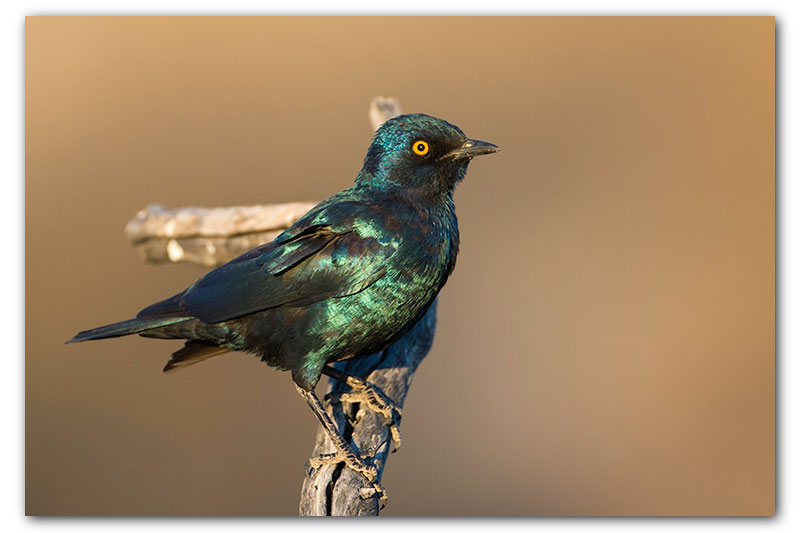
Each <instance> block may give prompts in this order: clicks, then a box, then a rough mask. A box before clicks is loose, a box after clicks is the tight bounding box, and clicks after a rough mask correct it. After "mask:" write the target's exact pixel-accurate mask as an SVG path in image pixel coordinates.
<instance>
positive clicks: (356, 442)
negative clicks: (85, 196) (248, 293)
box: [125, 98, 436, 516]
mask: <svg viewBox="0 0 800 533" xmlns="http://www.w3.org/2000/svg"><path fill="white" fill-rule="evenodd" d="M401 113H402V111H401V109H400V105H399V103H398V102H397V100H395V99H393V98H375V99H374V100H373V101H372V103H371V105H370V110H369V118H370V121H371V122H372V126H373V129H377V127H378V126H380V124H382V123H383V122H384V121H386V120H388V119H389V118H392V117H394V116H397V115H399V114H401ZM314 205H315V204H314V203H310V202H295V203H288V204H276V205H254V206H239V207H226V208H202V207H184V208H179V209H166V208H164V207H161V206H156V205H151V206H148V207H147V208H146V209H144V210H142V211H140V212H139V213H138V214H137V215H136V218H135V219H133V220H131V221H130V222H129V223H128V225H127V226H126V228H125V234H126V236H127V237H128V239H129V240H130V241H131V243H132V244H133V245H134V246H135V247H136V248H137V250H138V251H139V253H140V254H141V256H142V258H143V259H144V260H145V261H148V262H153V263H161V262H173V263H177V262H188V263H193V264H197V265H202V266H204V267H215V266H218V265H221V264H223V263H225V262H227V261H229V260H230V259H233V258H234V257H236V256H238V255H240V254H242V253H244V252H246V251H247V250H249V249H251V248H253V247H255V246H257V245H259V244H262V243H264V242H268V241H270V240H272V239H273V238H275V236H277V235H278V234H279V233H280V232H281V231H283V230H284V229H286V228H288V227H289V226H291V225H292V224H293V223H294V222H295V221H296V220H297V219H298V218H300V217H301V216H302V215H303V214H305V213H306V212H307V211H308V210H309V209H310V208H311V207H313V206H314ZM435 329H436V304H435V303H434V305H433V306H432V307H431V308H430V310H429V311H428V313H427V314H426V315H425V316H424V317H423V319H422V320H420V322H419V323H417V324H416V326H414V328H413V329H412V330H411V331H409V332H408V333H407V334H406V335H405V336H404V337H403V338H401V339H400V340H398V341H397V342H395V343H394V344H393V345H391V346H390V347H389V348H387V349H386V350H384V351H383V352H380V353H376V354H373V355H371V356H369V357H365V358H362V359H357V360H350V361H342V362H340V363H337V364H336V365H335V366H336V367H337V368H338V369H339V370H341V371H343V372H346V373H348V374H352V375H356V376H361V377H364V378H366V379H367V381H369V382H370V383H372V384H373V385H375V386H377V387H378V388H379V389H380V390H381V391H383V393H384V394H385V395H386V396H387V397H388V398H389V399H390V400H392V401H393V402H394V403H395V405H397V406H398V407H402V405H403V402H404V401H405V398H406V395H407V394H408V389H409V387H410V385H411V380H412V378H413V377H414V372H415V371H416V369H417V366H418V365H419V363H420V362H421V361H422V359H423V358H424V357H425V355H427V353H428V351H429V350H430V347H431V345H432V343H433V335H434V331H435ZM348 389H349V387H348V386H347V385H345V384H342V383H339V382H338V381H334V380H331V381H330V382H329V383H328V388H327V391H328V397H329V398H334V399H335V398H336V397H338V395H339V394H340V393H343V392H347V390H348ZM327 403H328V404H327V406H326V408H327V410H328V412H329V414H330V415H331V417H332V418H333V420H334V422H335V423H336V424H337V426H338V427H339V428H340V429H344V433H345V436H346V438H347V440H348V442H350V444H351V445H352V446H353V448H354V449H355V450H356V451H357V452H359V453H360V454H361V455H362V456H363V457H367V458H371V460H372V462H373V463H374V465H375V467H376V468H377V470H378V475H379V480H380V476H382V474H383V469H384V467H385V466H386V460H387V458H388V455H389V451H390V445H391V442H392V439H391V432H390V430H389V428H388V426H386V425H385V420H384V418H383V417H382V416H381V415H378V414H376V413H374V412H373V411H370V410H368V409H366V408H364V409H362V408H361V406H360V405H359V404H350V403H344V404H342V403H337V402H335V401H333V402H327ZM398 423H399V421H398ZM333 451H334V448H333V444H332V443H331V442H330V439H329V438H328V435H327V433H326V432H325V431H324V430H323V429H322V428H319V430H318V431H317V438H316V443H315V445H314V450H313V452H312V457H314V456H318V455H321V454H325V453H331V452H333ZM363 485H364V479H363V478H362V477H361V475H360V474H358V473H356V472H353V471H351V470H350V469H348V468H346V467H345V466H344V465H343V464H342V463H339V464H336V465H328V466H322V467H320V468H319V469H317V470H312V469H309V468H308V467H306V475H305V478H304V481H303V487H302V490H301V496H300V509H299V510H300V514H301V515H304V516H325V515H334V516H358V515H377V514H378V511H379V507H378V501H377V498H371V499H363V498H361V496H360V495H359V490H358V489H359V488H361V487H362V486H363Z"/></svg>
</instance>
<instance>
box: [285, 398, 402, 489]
mask: <svg viewBox="0 0 800 533" xmlns="http://www.w3.org/2000/svg"><path fill="white" fill-rule="evenodd" d="M297 392H299V393H300V395H301V396H302V397H303V398H304V399H305V400H306V403H307V404H308V406H309V407H311V410H312V411H313V412H314V414H315V415H316V417H317V419H318V420H319V423H320V424H322V427H323V428H325V431H326V432H327V433H328V436H329V437H330V439H331V442H333V445H334V447H335V448H336V453H329V454H322V455H320V456H318V457H313V458H311V459H309V465H310V466H311V467H312V468H314V469H317V468H319V467H321V466H323V465H326V464H332V463H341V462H344V463H345V464H346V465H347V466H348V467H349V468H350V469H351V470H355V471H356V472H358V473H359V474H361V475H362V476H364V477H365V478H367V481H369V483H370V486H369V487H363V488H362V489H361V491H360V493H361V497H362V498H371V497H372V496H374V495H376V494H377V495H378V496H379V498H380V502H381V505H385V504H386V501H387V500H388V498H387V496H386V490H385V489H384V488H383V487H382V486H381V484H380V483H379V482H378V470H377V469H376V468H375V467H374V466H368V465H367V464H366V463H365V462H364V460H363V459H362V458H361V457H359V456H358V454H357V453H356V452H355V451H354V450H353V448H352V447H351V446H350V445H349V444H348V443H347V441H346V440H344V437H342V435H341V433H339V430H338V428H337V427H336V424H334V423H333V420H331V417H330V416H329V415H328V413H327V411H325V408H324V407H323V406H322V402H320V401H319V398H318V397H317V395H316V393H315V392H314V391H313V390H310V391H307V390H305V389H301V388H300V387H297Z"/></svg>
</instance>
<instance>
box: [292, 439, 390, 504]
mask: <svg viewBox="0 0 800 533" xmlns="http://www.w3.org/2000/svg"><path fill="white" fill-rule="evenodd" d="M338 463H344V464H345V465H347V467H348V468H350V469H351V470H354V471H356V472H358V473H359V474H361V475H362V476H364V477H365V478H367V481H368V482H369V486H364V487H361V488H360V489H359V490H358V492H359V495H360V496H361V497H362V498H363V499H365V500H368V499H370V498H373V497H374V496H376V495H377V496H378V501H379V503H380V506H381V508H383V507H385V506H386V502H388V501H389V497H388V495H387V494H386V489H384V488H383V485H381V484H380V483H378V481H377V479H378V470H377V469H376V468H375V467H374V466H369V465H367V464H365V463H364V460H363V459H361V458H360V457H358V456H357V455H356V454H355V453H352V452H342V451H337V452H334V453H323V454H320V455H318V456H316V457H311V458H309V459H308V463H307V465H306V466H307V467H310V468H312V469H314V470H319V469H320V468H322V467H323V466H328V465H334V464H338Z"/></svg>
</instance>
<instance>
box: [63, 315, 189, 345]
mask: <svg viewBox="0 0 800 533" xmlns="http://www.w3.org/2000/svg"><path fill="white" fill-rule="evenodd" d="M191 318H192V317H190V316H179V317H176V316H172V317H151V318H131V319H130V320H123V321H122V322H116V323H114V324H108V325H107V326H100V327H99V328H94V329H88V330H86V331H81V332H80V333H78V334H77V335H75V336H74V337H73V338H71V339H70V340H68V341H67V342H66V344H70V343H73V342H82V341H93V340H96V339H108V338H111V337H122V336H123V335H131V334H133V333H141V332H143V331H148V330H151V329H156V328H160V327H163V326H169V325H170V324H175V323H177V322H183V321H185V320H190V319H191Z"/></svg>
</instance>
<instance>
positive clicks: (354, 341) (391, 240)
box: [71, 114, 497, 390]
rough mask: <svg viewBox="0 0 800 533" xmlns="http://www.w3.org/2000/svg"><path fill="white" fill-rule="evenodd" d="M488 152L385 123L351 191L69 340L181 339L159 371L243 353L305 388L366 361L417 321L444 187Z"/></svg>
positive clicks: (448, 256) (413, 121)
mask: <svg viewBox="0 0 800 533" xmlns="http://www.w3.org/2000/svg"><path fill="white" fill-rule="evenodd" d="M494 151H497V147H495V146H494V145H491V144H489V143H484V142H481V141H473V140H470V139H468V138H467V137H466V136H465V135H464V134H463V133H462V132H461V130H460V129H458V128H457V127H456V126H453V125H452V124H449V123H447V122H445V121H443V120H441V119H437V118H434V117H430V116H427V115H420V114H416V115H403V116H400V117H397V118H394V119H392V120H389V121H387V122H386V123H385V124H384V125H383V126H381V128H379V129H378V131H377V132H376V134H375V138H374V140H373V142H372V144H371V145H370V148H369V150H368V152H367V155H366V158H365V160H364V165H363V168H362V170H361V172H360V173H359V174H358V176H357V178H356V182H355V185H354V186H353V187H351V188H349V189H346V190H344V191H342V192H340V193H338V194H336V195H334V196H332V197H330V198H328V199H327V200H325V201H323V202H322V203H320V204H319V205H317V206H316V207H314V208H313V209H312V210H311V211H309V212H308V213H307V214H306V215H305V216H303V217H302V218H301V219H300V220H298V221H297V222H296V223H295V224H294V225H293V226H292V227H291V228H289V229H287V230H286V231H285V232H283V233H282V234H281V235H279V236H278V237H277V238H276V239H275V240H274V241H272V242H270V243H267V244H264V245H261V246H259V247H257V248H255V249H253V250H251V251H249V252H247V253H246V254H244V255H242V256H240V257H238V258H236V259H234V260H233V261H231V262H229V263H227V264H226V265H223V266H221V267H219V268H217V269H215V270H213V271H211V272H209V273H208V274H206V275H205V276H203V277H202V278H200V279H199V280H198V281H197V282H195V283H194V284H193V285H192V286H191V287H189V288H188V289H186V290H185V291H183V292H181V293H179V294H177V295H175V296H173V297H172V298H169V299H167V300H164V301H162V302H158V303H156V304H153V305H151V306H150V307H147V308H145V309H144V310H142V311H141V312H140V313H139V314H138V315H137V317H136V318H135V319H132V320H128V321H125V322H121V323H118V324H111V325H109V326H103V327H101V328H97V329H94V330H89V331H85V332H81V333H79V334H78V335H76V336H75V338H74V339H72V341H71V342H73V341H82V340H92V339H97V338H105V337H112V336H119V335H127V334H131V333H139V334H141V335H143V336H147V337H157V338H174V339H186V340H187V344H186V346H185V348H183V349H182V350H180V351H178V352H176V354H174V355H173V358H172V360H171V361H170V363H168V365H167V368H166V369H165V370H169V369H171V368H176V367H179V366H185V365H186V364H191V363H192V362H197V361H200V360H204V359H206V358H208V357H210V356H212V355H215V354H217V353H221V352H223V351H225V350H232V351H240V350H241V351H246V352H250V353H253V354H256V355H258V356H260V357H261V358H262V359H263V360H264V361H265V362H267V363H268V364H269V365H271V366H274V367H277V368H281V369H285V370H291V372H292V377H293V379H294V381H295V382H296V383H297V384H298V385H299V386H300V387H302V388H303V389H305V390H310V389H311V388H313V386H314V385H316V383H317V381H318V380H319V378H320V374H321V372H322V369H323V366H324V365H325V364H327V363H329V362H332V361H337V360H341V359H346V358H350V357H360V356H365V355H369V354H371V353H374V352H377V351H379V350H381V349H382V348H384V347H385V346H387V345H388V344H390V343H392V342H393V341H394V340H396V339H397V338H399V337H400V336H401V335H403V334H404V333H405V332H407V331H408V330H409V329H410V328H411V327H412V326H413V325H414V324H415V323H416V321H417V320H419V319H420V318H421V317H422V315H423V314H424V313H425V311H426V310H427V309H428V307H429V306H430V305H431V303H432V302H433V300H434V299H435V297H436V295H437V293H438V292H439V290H440V289H441V288H442V286H443V285H444V283H445V281H446V280H447V278H448V276H449V275H450V273H451V272H452V270H453V267H454V265H455V260H456V255H457V253H458V243H459V234H458V222H457V220H456V214H455V206H454V204H453V190H454V188H455V186H456V184H457V183H458V182H459V181H461V180H462V179H463V178H464V175H465V173H466V169H467V165H468V164H469V161H470V160H471V159H472V157H474V156H476V155H481V154H487V153H492V152H494Z"/></svg>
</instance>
